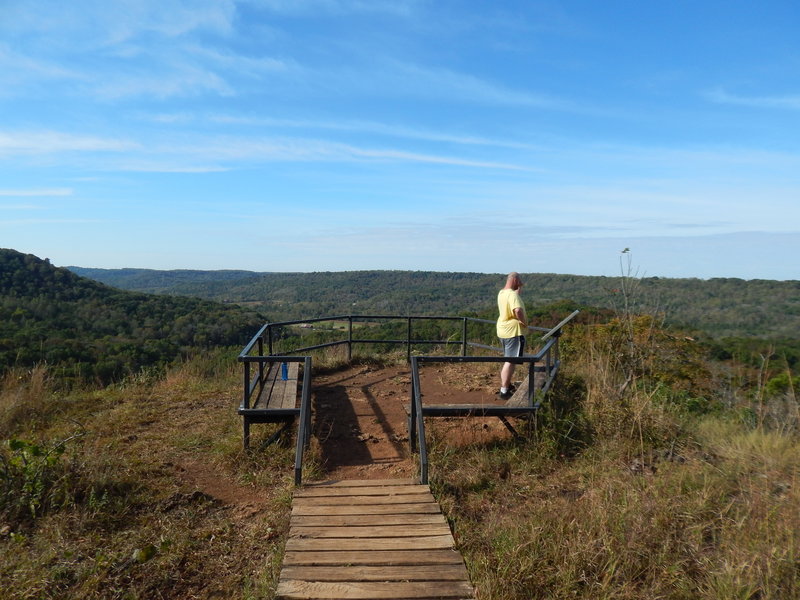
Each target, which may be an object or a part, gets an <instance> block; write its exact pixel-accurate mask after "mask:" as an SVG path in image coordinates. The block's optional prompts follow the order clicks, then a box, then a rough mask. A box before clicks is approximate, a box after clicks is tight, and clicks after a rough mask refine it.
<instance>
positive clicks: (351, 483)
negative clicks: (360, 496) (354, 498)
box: [305, 479, 419, 488]
mask: <svg viewBox="0 0 800 600" xmlns="http://www.w3.org/2000/svg"><path fill="white" fill-rule="evenodd" d="M379 485H389V486H397V485H419V480H418V479H330V480H328V481H313V482H311V483H306V484H305V488H312V487H313V488H322V487H326V488H330V487H375V486H379Z"/></svg>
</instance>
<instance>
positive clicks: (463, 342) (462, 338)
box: [461, 317, 467, 356]
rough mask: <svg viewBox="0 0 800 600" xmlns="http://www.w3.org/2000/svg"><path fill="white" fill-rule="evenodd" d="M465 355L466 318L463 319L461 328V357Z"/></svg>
mask: <svg viewBox="0 0 800 600" xmlns="http://www.w3.org/2000/svg"><path fill="white" fill-rule="evenodd" d="M466 355H467V318H466V317H464V323H463V327H462V329H461V356H466Z"/></svg>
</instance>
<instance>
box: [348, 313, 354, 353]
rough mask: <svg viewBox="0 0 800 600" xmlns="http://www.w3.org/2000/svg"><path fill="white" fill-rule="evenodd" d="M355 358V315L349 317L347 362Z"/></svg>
mask: <svg viewBox="0 0 800 600" xmlns="http://www.w3.org/2000/svg"><path fill="white" fill-rule="evenodd" d="M352 360H353V316H352V315H350V316H348V317H347V362H350V361H352Z"/></svg>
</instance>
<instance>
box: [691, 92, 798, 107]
mask: <svg viewBox="0 0 800 600" xmlns="http://www.w3.org/2000/svg"><path fill="white" fill-rule="evenodd" d="M704 97H705V98H706V99H707V100H709V101H711V102H714V103H717V104H733V105H737V106H749V107H752V108H780V109H787V110H800V94H793V95H787V96H738V95H735V94H730V93H728V92H726V91H725V90H722V89H716V90H712V91H709V92H706V93H705V94H704Z"/></svg>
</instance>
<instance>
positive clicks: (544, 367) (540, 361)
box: [408, 310, 580, 484]
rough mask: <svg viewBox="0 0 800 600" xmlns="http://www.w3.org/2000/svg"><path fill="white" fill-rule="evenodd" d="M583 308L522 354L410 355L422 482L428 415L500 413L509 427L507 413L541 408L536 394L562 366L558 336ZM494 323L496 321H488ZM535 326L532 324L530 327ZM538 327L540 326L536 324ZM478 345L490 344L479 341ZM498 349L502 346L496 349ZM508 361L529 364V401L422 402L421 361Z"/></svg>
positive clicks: (412, 440)
mask: <svg viewBox="0 0 800 600" xmlns="http://www.w3.org/2000/svg"><path fill="white" fill-rule="evenodd" d="M579 312H580V311H577V310H576V311H574V312H573V313H572V314H570V315H569V316H568V317H566V318H565V319H563V320H562V321H561V322H560V323H559V324H558V325H556V326H555V327H553V328H552V329H541V330H542V331H545V334H544V335H542V336H541V337H540V338H539V341H540V342H544V344H543V345H542V347H541V348H540V349H539V350H538V351H537V352H536V353H535V354H531V355H526V356H521V357H505V356H413V357H411V383H412V385H411V410H410V414H409V426H408V428H409V434H408V437H409V444H410V447H411V451H412V452H413V451H415V450H418V451H419V462H420V483H422V484H427V483H428V466H429V465H428V448H427V443H426V438H425V419H424V417H425V416H430V417H448V416H467V415H470V416H471V415H478V416H486V417H499V418H500V419H501V420H502V421H503V422H504V423H505V424H506V426H507V427H509V429H512V431H513V428H511V427H510V426H509V425H508V423H507V421H506V420H505V419H506V417H509V416H510V417H515V416H516V417H519V416H527V415H531V414H533V413H534V412H535V411H537V410H538V408H539V405H538V403H537V402H536V395H537V394H539V395H540V396H543V395H544V394H546V393H547V391H548V390H549V389H550V386H551V385H552V383H553V381H554V380H555V377H556V375H557V374H558V370H559V368H560V366H561V359H560V356H559V348H558V340H559V338H560V337H561V333H562V329H563V327H564V325H566V324H567V323H568V322H569V321H571V320H572V319H573V318H574V317H575V316H576V315H577V314H578V313H579ZM488 322H489V323H493V321H488ZM529 329H533V328H529ZM537 329H538V328H537ZM478 346H479V347H484V348H490V349H494V348H491V347H488V346H483V345H478ZM497 350H499V349H497ZM465 362H470V363H506V362H511V363H514V364H527V365H528V395H527V402H526V403H525V404H524V405H518V406H508V405H504V406H496V405H457V406H447V405H438V406H428V407H426V406H423V403H422V396H423V394H422V386H421V384H420V375H419V371H420V365H422V364H425V363H465ZM537 370H538V371H539V372H541V373H542V376H543V377H544V378H545V379H544V382H543V383H542V386H541V387H540V388H539V389H538V391H537V385H536V373H537Z"/></svg>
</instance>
